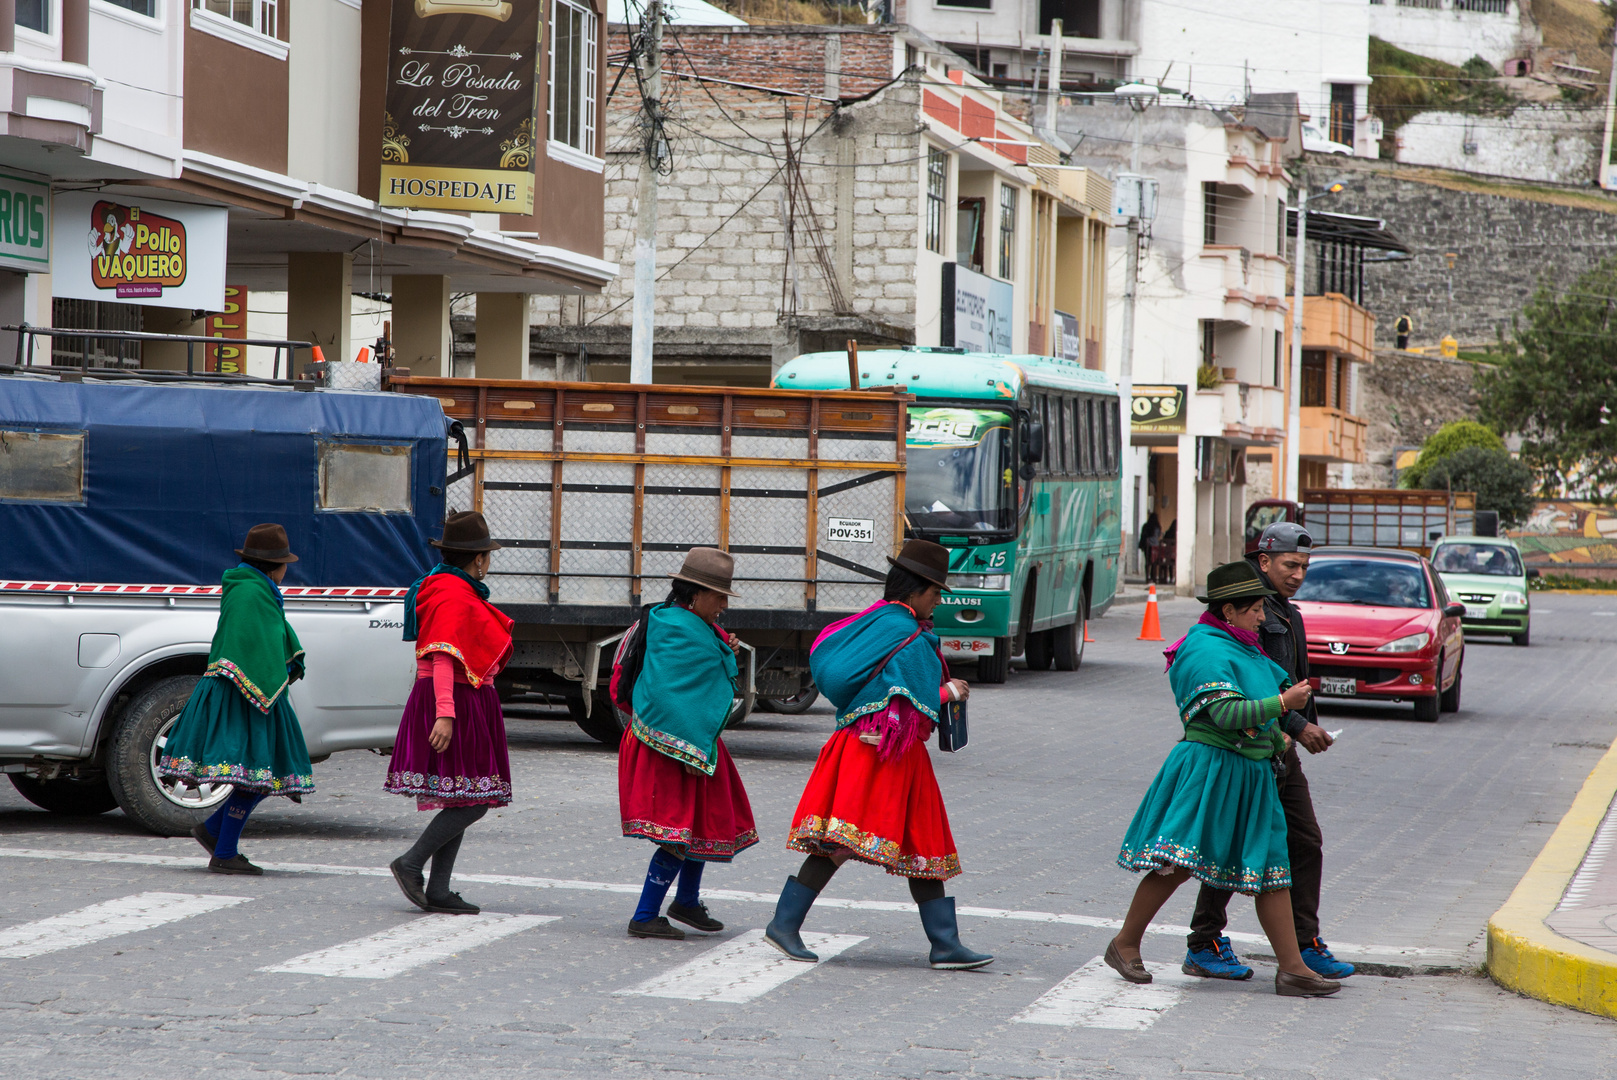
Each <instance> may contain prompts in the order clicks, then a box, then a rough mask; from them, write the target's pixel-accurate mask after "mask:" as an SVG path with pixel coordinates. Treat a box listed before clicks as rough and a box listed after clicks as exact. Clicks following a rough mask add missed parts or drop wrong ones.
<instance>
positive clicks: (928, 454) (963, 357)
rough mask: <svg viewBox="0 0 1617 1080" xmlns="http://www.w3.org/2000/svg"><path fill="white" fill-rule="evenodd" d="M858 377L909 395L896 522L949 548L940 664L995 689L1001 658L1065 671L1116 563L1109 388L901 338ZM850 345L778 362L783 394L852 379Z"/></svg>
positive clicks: (862, 356) (1089, 378)
mask: <svg viewBox="0 0 1617 1080" xmlns="http://www.w3.org/2000/svg"><path fill="white" fill-rule="evenodd" d="M858 359H859V383H860V386H861V387H863V388H867V389H880V388H883V387H892V388H894V389H898V388H900V387H901V388H902V389H903V391H904V392H906V393H909V394H913V395H914V396H915V398H916V401H915V404H913V405H911V406H910V420H909V437H908V439H907V440H906V441H907V444H908V448H907V451H906V470H905V494H904V504H905V512H906V520H905V531H906V533H907V534H908V535H910V536H918V537H922V538H924V539H927V540H934V541H936V542H937V543H940V544H943V545H944V546H945V547H948V548H949V549H950V558H949V566H950V577H949V584H950V587H951V588H952V589H954V592H952V593H947V594H945V595H944V598H943V603H942V604H940V605H939V607H938V610H937V613H936V616H935V626H936V629H937V633H938V635H939V637H940V638H942V640H943V645H944V655H945V656H947V657H948V658H949V659H950V660H951V661H955V662H958V661H961V660H967V659H975V660H976V661H977V681H978V682H985V683H1002V682H1004V681H1005V676H1006V673H1007V672H1008V671H1009V670H1010V665H1011V658H1012V657H1013V656H1022V657H1024V658H1025V659H1026V662H1027V666H1028V667H1029V668H1031V669H1033V670H1036V671H1045V670H1049V668H1050V667H1051V666H1052V665H1054V666H1055V667H1056V668H1057V669H1058V670H1061V671H1073V670H1076V669H1077V667H1078V665H1079V664H1080V663H1082V662H1083V657H1084V623H1085V621H1086V620H1087V619H1089V618H1090V616H1092V615H1101V614H1104V613H1105V611H1106V609H1107V608H1108V607H1109V606H1111V602H1112V596H1113V594H1114V593H1116V591H1117V578H1118V573H1119V572H1120V569H1121V561H1120V557H1121V554H1122V522H1121V518H1120V517H1119V514H1120V512H1121V500H1122V485H1121V483H1120V481H1119V479H1118V454H1119V442H1118V434H1119V433H1118V420H1119V416H1118V406H1117V385H1116V384H1115V383H1113V382H1112V381H1111V380H1110V379H1108V378H1107V377H1106V376H1105V375H1103V374H1101V373H1100V372H1098V371H1090V370H1088V369H1086V368H1084V367H1082V366H1080V365H1078V364H1075V363H1073V362H1071V361H1068V360H1058V359H1056V358H1054V357H1050V356H1020V355H998V354H993V353H971V352H966V351H964V350H962V349H946V348H924V347H906V348H902V349H881V350H871V351H869V352H861V353H859V354H858ZM848 380H849V372H848V355H847V354H846V353H840V352H823V353H807V354H805V355H803V356H799V357H797V358H796V359H795V360H792V361H791V362H789V363H787V364H785V365H784V366H783V367H782V368H781V369H780V371H779V372H777V373H776V375H775V379H774V385H775V386H776V387H778V388H781V389H787V390H792V389H801V390H836V389H845V388H846V387H847V386H848Z"/></svg>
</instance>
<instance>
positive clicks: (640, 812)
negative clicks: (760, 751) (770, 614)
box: [612, 547, 758, 940]
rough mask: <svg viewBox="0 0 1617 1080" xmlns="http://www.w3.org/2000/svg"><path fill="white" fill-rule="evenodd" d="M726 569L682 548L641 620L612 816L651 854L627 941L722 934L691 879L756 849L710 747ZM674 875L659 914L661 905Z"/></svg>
mask: <svg viewBox="0 0 1617 1080" xmlns="http://www.w3.org/2000/svg"><path fill="white" fill-rule="evenodd" d="M734 570H735V560H734V559H732V558H731V557H730V555H729V554H728V553H726V552H723V551H720V550H718V549H717V548H705V547H699V548H692V549H691V550H690V551H689V552H687V553H686V555H685V564H684V565H683V566H682V567H680V570H679V573H677V574H671V575H669V576H670V577H672V578H673V579H674V580H673V583H672V586H671V587H670V589H669V594H668V600H667V601H666V602H664V603H661V604H658V605H656V606H654V607H651V608H649V609H647V611H646V613H645V615H644V616H643V618H644V619H645V620H646V626H645V629H646V637H645V642H646V648H645V655H644V659H643V661H642V663H641V667H640V672H639V674H638V676H637V677H636V678H635V679H634V685H633V687H632V688H629V689H630V690H631V693H630V697H629V703H630V704H631V705H633V707H634V709H633V718H632V720H631V723H630V725H629V727H628V728H627V729H626V730H625V731H624V732H623V742H622V743H621V744H620V745H619V748H618V808H619V810H620V811H621V816H622V819H623V835H624V836H636V837H640V838H641V839H645V840H650V841H651V842H652V843H654V844H656V845H657V850H656V851H654V852H653V853H652V856H651V865H650V866H649V867H648V868H647V869H646V883H645V886H644V887H643V888H642V889H641V892H640V903H639V905H638V906H637V907H636V908H635V913H634V916H633V917H632V918H631V919H630V920H629V934H630V936H631V937H639V938H669V939H674V940H679V939H681V938H683V937H684V936H685V932H684V931H683V930H681V929H680V928H679V927H677V926H673V925H671V924H670V923H669V921H668V920H669V919H674V920H677V921H678V922H682V923H684V924H685V925H686V926H690V927H693V928H695V929H697V930H702V931H705V932H707V933H716V932H717V931H720V930H723V929H724V924H723V923H722V922H720V921H719V920H717V919H715V918H713V917H712V916H711V915H709V914H708V911H707V905H706V904H704V903H702V898H701V885H702V870H703V868H704V867H706V865H707V864H708V863H710V862H722V863H727V862H729V861H730V860H731V859H733V858H735V857H736V855H737V854H738V853H740V852H742V851H744V850H746V849H747V848H749V847H751V846H752V845H754V844H756V843H757V842H758V830H757V828H755V827H754V825H753V822H752V804H751V803H750V802H748V801H747V789H746V788H745V787H743V786H742V783H741V774H740V773H738V772H737V771H736V767H735V762H734V761H732V760H731V759H730V751H729V750H727V749H725V746H724V740H722V739H720V738H719V734H720V732H722V731H723V730H724V725H725V723H726V721H728V720H729V718H730V709H731V707H732V705H733V704H734V701H735V691H736V671H737V669H736V657H735V650H736V649H737V648H738V647H739V644H740V643H739V642H738V641H737V639H736V638H735V637H734V636H732V635H730V634H727V633H725V632H724V630H722V629H720V627H719V625H718V622H717V619H718V617H719V615H721V614H722V613H723V612H724V610H725V608H727V607H729V605H730V597H732V596H735V595H736V593H734V592H732V591H731V590H730V585H731V581H732V578H733V575H734ZM625 644H627V642H625ZM623 652H624V650H623V648H622V647H620V648H619V655H618V658H617V659H618V661H619V662H618V663H615V664H614V665H613V672H612V698H613V700H614V701H617V700H619V699H620V693H621V691H622V690H624V689H625V688H624V687H623V685H622V682H621V680H622V678H623V671H624V669H623V667H622V664H621V661H622V659H623ZM676 878H677V879H678V880H679V887H678V889H677V891H676V892H675V893H674V900H673V902H672V903H670V904H669V905H668V914H667V915H666V916H664V915H663V914H662V902H663V898H664V897H665V896H667V895H668V887H669V886H670V885H671V884H673V882H674V880H675V879H676Z"/></svg>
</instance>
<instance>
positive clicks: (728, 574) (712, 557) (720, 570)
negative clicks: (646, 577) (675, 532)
mask: <svg viewBox="0 0 1617 1080" xmlns="http://www.w3.org/2000/svg"><path fill="white" fill-rule="evenodd" d="M735 569H736V561H735V559H733V558H732V557H731V556H730V553H729V552H728V551H720V550H719V549H718V548H711V547H694V548H691V549H690V550H689V551H687V552H686V553H685V565H684V566H681V567H680V568H679V573H677V574H669V575H668V576H669V577H671V578H677V579H678V580H680V581H688V582H690V583H691V584H692V585H700V586H702V588H704V589H712V590H713V591H714V592H721V593H723V594H724V595H726V596H740V595H741V594H740V593H738V592H736V591H735V590H734V589H731V588H730V583H731V581H732V579H733V578H734V577H735Z"/></svg>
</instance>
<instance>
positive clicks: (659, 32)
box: [629, 0, 667, 383]
mask: <svg viewBox="0 0 1617 1080" xmlns="http://www.w3.org/2000/svg"><path fill="white" fill-rule="evenodd" d="M640 41H641V47H642V52H641V56H640V59H639V61H638V63H639V64H640V65H641V74H640V85H641V87H642V88H643V95H644V96H643V98H642V102H641V109H640V123H641V127H642V130H643V134H644V136H645V139H644V143H643V145H642V147H641V153H640V175H639V177H638V179H637V182H636V184H635V197H636V200H637V203H638V206H637V213H636V219H635V230H634V324H633V327H632V329H631V331H630V338H629V381H630V382H632V383H649V382H651V345H652V339H653V337H654V336H655V333H656V324H657V319H656V309H657V179H658V177H659V176H660V175H661V173H660V170H661V168H662V162H663V158H664V157H665V156H666V154H667V146H666V145H665V144H664V142H663V130H662V82H663V79H662V73H663V4H662V0H651V3H649V4H648V5H646V21H645V22H644V23H642V24H641V27H640Z"/></svg>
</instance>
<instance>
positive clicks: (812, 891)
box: [764, 540, 994, 969]
mask: <svg viewBox="0 0 1617 1080" xmlns="http://www.w3.org/2000/svg"><path fill="white" fill-rule="evenodd" d="M887 561H888V562H889V563H891V564H892V569H891V570H890V571H888V574H887V583H886V588H885V590H884V593H883V599H882V600H881V601H880V602H879V603H876V604H872V605H871V606H870V607H868V608H866V609H865V610H864V611H861V612H860V613H859V614H858V615H854V616H852V617H850V618H847V619H843V620H842V621H841V622H836V623H832V624H831V625H830V626H828V627H826V628H825V630H823V631H822V632H821V633H820V636H819V637H818V638H817V639H815V642H814V645H813V647H812V648H811V649H810V650H809V667H810V669H811V670H812V671H813V672H814V683H815V685H816V686H818V687H819V688H820V692H821V693H822V694H824V695H825V696H826V698H827V699H828V700H830V702H831V703H832V704H833V705H835V706H836V707H837V730H836V733H835V734H834V735H832V736H831V738H830V739H829V740H828V741H827V742H826V744H825V747H824V748H823V749H822V750H821V751H820V757H819V760H818V761H816V762H815V763H814V773H813V775H811V776H810V777H809V782H808V786H807V787H806V788H804V790H803V797H802V798H801V799H799V800H798V803H797V813H796V814H795V815H793V818H792V831H791V834H790V837H789V838H788V840H787V847H789V848H791V849H793V850H796V851H801V852H804V853H806V854H807V855H808V858H807V859H805V860H804V861H803V866H802V868H801V869H800V870H798V872H797V876H796V877H790V878H787V879H786V886H785V888H783V889H782V890H781V894H780V901H779V903H778V904H777V905H776V907H775V917H774V919H773V920H772V921H771V922H770V924H769V926H768V927H767V928H766V929H765V931H764V937H765V940H767V941H768V942H769V943H770V944H771V945H773V946H775V948H777V949H779V950H780V951H781V952H783V953H785V954H786V955H787V956H789V957H791V958H792V959H793V960H802V961H806V962H809V963H813V962H814V961H816V960H818V959H819V957H818V956H816V955H815V954H814V953H812V952H810V951H809V950H808V949H807V948H806V947H805V946H804V944H803V938H802V934H801V930H802V928H803V920H804V919H805V918H806V917H807V916H808V910H809V908H810V906H812V905H813V903H814V899H815V897H817V896H818V895H819V894H820V890H821V889H823V888H825V886H826V883H827V882H829V881H830V880H831V875H832V874H834V873H836V871H837V868H838V867H840V866H841V865H842V864H843V863H844V862H846V861H847V860H849V859H858V860H859V861H861V862H867V863H872V864H874V865H876V866H879V867H881V868H882V869H884V870H886V871H887V872H888V873H889V874H894V875H897V876H900V877H905V878H908V879H909V885H910V896H911V897H913V898H914V900H915V902H916V903H917V904H918V905H920V911H921V926H922V928H923V929H924V930H925V931H926V936H927V938H928V940H930V941H931V943H932V951H931V955H930V957H929V959H930V961H931V964H932V966H933V967H935V968H951V969H954V968H978V967H982V966H983V965H984V964H987V963H990V962H992V961H993V959H994V958H993V957H992V956H989V955H988V954H986V953H979V952H972V951H971V950H970V949H968V948H966V947H965V946H964V945H962V944H961V943H960V929H959V926H958V925H957V923H956V921H955V907H954V898H953V897H950V896H944V895H943V883H944V881H946V880H948V879H949V878H952V877H954V876H955V875H956V874H958V873H960V856H959V854H957V853H956V851H955V845H954V836H953V834H952V833H951V832H950V831H949V815H948V813H947V811H945V810H944V808H943V794H942V792H940V791H939V790H938V781H937V778H936V777H935V776H934V775H933V773H932V759H931V757H930V756H929V755H928V754H927V751H926V747H925V746H924V745H923V744H924V743H925V742H926V740H927V739H928V738H929V737H931V734H932V728H933V726H934V725H935V723H936V722H937V718H938V710H939V709H940V708H942V707H943V705H944V704H945V703H947V702H949V701H951V700H964V699H965V697H966V696H967V695H968V694H969V693H970V690H969V688H968V687H967V686H966V683H965V681H964V680H962V679H951V678H949V670H948V666H947V665H946V664H944V662H943V656H942V654H941V653H940V652H939V645H938V638H937V635H936V634H934V633H932V622H931V620H932V611H933V609H934V608H936V607H937V605H938V601H939V599H941V596H942V593H943V591H944V589H945V588H946V587H947V586H946V582H947V581H948V576H949V552H948V549H947V548H944V547H941V546H939V545H938V544H933V543H929V542H928V541H925V540H909V541H906V542H905V544H904V547H903V550H901V551H900V552H899V554H898V558H896V559H894V558H889V559H888V560H887Z"/></svg>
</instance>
